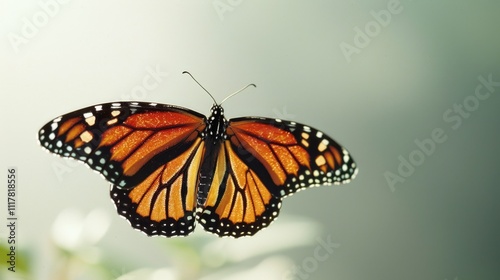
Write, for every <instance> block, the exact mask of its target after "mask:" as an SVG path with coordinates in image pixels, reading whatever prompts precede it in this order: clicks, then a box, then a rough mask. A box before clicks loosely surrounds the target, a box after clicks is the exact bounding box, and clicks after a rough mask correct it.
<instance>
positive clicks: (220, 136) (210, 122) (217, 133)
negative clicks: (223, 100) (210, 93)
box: [204, 104, 227, 145]
mask: <svg viewBox="0 0 500 280" xmlns="http://www.w3.org/2000/svg"><path fill="white" fill-rule="evenodd" d="M226 128H227V120H226V118H225V117H224V109H223V108H222V107H221V106H220V105H217V104H214V105H213V106H212V109H211V114H210V116H209V117H208V119H207V126H206V128H205V131H204V136H205V143H207V144H208V143H210V144H214V145H216V144H218V143H219V142H221V141H224V140H225V139H226Z"/></svg>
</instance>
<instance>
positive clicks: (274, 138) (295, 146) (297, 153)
mask: <svg viewBox="0 0 500 280" xmlns="http://www.w3.org/2000/svg"><path fill="white" fill-rule="evenodd" d="M228 136H230V139H231V142H232V143H233V145H236V146H238V147H240V148H241V149H244V150H246V151H248V152H249V153H251V155H252V156H253V157H255V158H257V159H258V160H259V161H260V162H261V163H262V164H263V165H264V167H265V168H266V170H267V171H268V172H269V175H270V176H271V178H272V180H273V182H274V184H276V185H277V186H282V185H284V184H285V181H286V179H287V178H288V177H289V176H290V175H292V176H296V175H297V172H298V171H299V169H300V167H301V166H305V167H307V168H310V163H309V162H310V157H309V154H308V153H307V151H306V149H305V148H304V147H302V146H301V145H300V144H299V143H298V142H297V140H296V139H295V136H294V135H293V134H292V133H291V132H289V131H287V130H284V129H280V128H278V127H275V126H272V125H267V124H263V123H257V122H248V121H241V122H233V123H231V126H230V128H229V129H228Z"/></svg>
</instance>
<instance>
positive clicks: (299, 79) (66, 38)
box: [0, 0, 500, 280]
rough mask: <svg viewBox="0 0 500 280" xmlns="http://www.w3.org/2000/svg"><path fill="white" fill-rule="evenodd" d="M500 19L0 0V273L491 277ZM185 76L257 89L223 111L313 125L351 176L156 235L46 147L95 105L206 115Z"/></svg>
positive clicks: (418, 6) (493, 5)
mask: <svg viewBox="0 0 500 280" xmlns="http://www.w3.org/2000/svg"><path fill="white" fill-rule="evenodd" d="M499 11H500V3H499V2H498V1H486V0H484V1H464V0H463V1H451V0H445V1H410V0H405V1H403V0H401V1H394V0H390V1H387V0H384V1H379V0H376V1H272V2H269V1H243V0H216V1H206V2H204V3H198V2H197V3H194V1H173V0H172V1H165V0H163V1H159V0H151V1H117V0H110V1H94V0H90V1H82V0H66V1H62V0H60V1H57V0H42V1H14V0H3V1H0V34H1V38H3V39H2V40H1V41H0V93H1V94H2V97H3V98H2V100H3V108H2V110H1V118H2V121H1V122H0V125H1V130H2V142H1V143H2V145H0V152H1V154H0V159H1V162H2V164H1V166H2V168H3V170H4V171H3V172H4V174H6V170H7V168H8V167H10V166H15V167H17V169H18V175H19V181H18V182H19V185H18V196H17V198H18V204H17V215H18V218H19V220H18V229H17V230H18V231H17V244H18V247H17V254H18V259H17V260H18V264H17V268H18V272H16V273H11V272H9V271H8V270H7V267H6V266H5V265H6V262H5V260H4V259H6V258H7V256H6V253H5V252H6V246H7V243H6V240H5V238H6V237H7V235H8V229H7V228H6V227H5V226H3V227H0V248H1V250H0V252H1V256H0V260H1V262H0V264H1V265H0V268H1V271H0V278H1V279H122V280H124V279H142V280H145V279H206V280H209V279H259V278H260V279H350V280H358V279H359V280H361V279H384V280H388V279H409V280H412V279H415V280H416V279H428V280H444V279H448V280H452V279H453V280H455V279H456V280H458V279H498V277H499V274H500V267H499V266H498V264H499V263H500V251H499V248H500V232H499V229H500V227H499V222H500V219H499V213H500V212H499V210H500V203H498V201H499V198H500V188H499V183H498V182H499V180H498V178H497V174H498V171H497V169H498V167H499V163H498V158H499V157H500V149H499V148H498V143H499V141H500V133H499V129H498V128H499V127H498V126H499V121H500V110H499V109H500V96H498V95H499V93H500V52H499V50H500V35H499V32H498V27H499V26H500V17H499V16H498V12H499ZM183 70H189V71H190V72H191V73H193V74H194V75H195V76H196V77H197V79H198V80H199V81H200V82H201V83H202V84H203V85H204V86H205V87H206V88H207V89H208V90H210V91H211V93H212V94H213V95H214V96H215V97H216V98H217V99H218V100H222V99H223V98H224V97H225V96H227V95H228V94H229V93H231V92H233V91H235V90H237V89H239V88H240V87H242V86H243V85H246V84H248V83H256V84H257V86H258V87H257V88H256V89H248V90H246V91H245V92H244V93H242V94H240V95H238V96H236V97H234V98H232V99H230V100H229V101H227V102H226V103H225V104H224V106H225V112H226V116H227V117H228V118H232V117H237V116H250V115H256V116H268V117H280V118H284V119H290V120H294V121H298V122H303V123H306V124H309V125H311V126H314V127H317V128H319V129H321V130H323V131H324V132H325V133H327V134H329V135H330V136H332V137H333V138H334V139H336V140H338V141H339V142H340V143H342V144H343V145H345V146H346V147H347V149H349V151H350V152H351V153H352V155H353V157H354V159H355V160H356V161H357V163H358V166H359V168H360V172H359V174H358V177H357V178H356V179H355V180H353V181H352V182H351V183H350V184H348V185H343V186H335V187H321V188H314V189H311V190H307V191H305V192H301V193H299V194H296V195H294V196H292V197H289V198H286V199H285V201H284V203H283V207H282V210H281V214H280V218H279V219H278V220H277V221H276V222H275V223H273V224H272V225H271V226H269V227H268V228H267V229H265V230H262V231H261V232H259V233H258V234H257V235H256V236H254V237H250V238H243V239H237V240H235V239H220V238H218V237H216V236H214V235H210V234H208V233H205V232H203V231H202V230H201V228H198V229H197V230H196V232H195V233H194V234H193V235H191V236H189V237H185V238H172V239H166V238H159V237H157V238H148V237H146V236H145V235H144V234H142V233H140V232H138V231H135V230H133V229H132V228H131V227H130V226H129V225H128V223H127V222H126V221H125V220H124V219H122V218H121V217H119V216H118V215H117V214H116V211H115V208H114V206H113V204H112V202H111V201H110V198H109V184H108V183H107V182H105V181H104V180H103V179H102V178H101V177H100V176H98V175H97V174H96V173H94V172H92V171H90V169H88V168H86V167H84V166H83V165H82V164H79V163H76V162H73V161H71V160H67V159H61V158H58V157H55V156H53V155H50V154H49V153H47V152H45V151H44V150H42V149H41V148H40V147H39V146H38V143H37V140H36V135H37V131H38V129H39V128H40V127H41V126H42V125H43V124H45V123H46V122H48V121H49V120H51V119H52V118H54V117H56V116H58V115H60V114H63V113H66V112H69V111H73V110H75V109H79V108H81V107H85V106H89V105H93V104H97V103H102V102H107V101H119V100H147V101H154V102H161V103H168V104H177V105H180V106H185V107H188V108H192V109H194V110H196V111H199V112H202V113H208V112H209V109H210V107H211V105H212V104H211V100H210V98H209V97H208V96H207V95H206V94H205V93H204V92H203V91H202V90H201V89H200V88H199V87H198V86H197V85H196V84H195V83H194V82H193V81H192V80H191V79H190V78H189V77H187V76H185V75H181V72H182V71H183ZM155 71H156V72H160V74H158V75H157V76H155V77H156V82H157V83H156V85H155V86H154V87H152V88H148V89H145V88H144V86H143V81H144V79H145V78H146V77H147V76H148V75H151V72H155ZM480 77H482V78H480ZM481 79H482V80H483V81H484V80H490V82H489V84H488V83H486V84H487V85H488V86H485V83H484V82H481ZM491 81H493V82H491ZM477 92H478V94H479V95H477ZM436 130H437V131H440V132H441V136H439V137H436V135H435V134H433V131H436ZM433 135H434V138H435V139H438V140H440V141H439V142H440V143H438V142H436V140H431V139H432V138H433ZM426 139H429V140H426ZM429 141H432V143H430V142H429ZM416 142H417V143H426V144H424V146H423V147H424V148H420V147H419V145H417V144H416ZM420 146H422V145H420ZM401 159H403V160H401ZM402 162H403V163H402ZM404 162H408V163H404ZM400 165H405V166H404V167H400ZM408 165H411V166H408ZM398 168H399V169H400V170H398ZM405 168H406V169H405ZM388 178H389V179H388ZM2 185H3V186H4V187H1V188H0V189H1V190H2V191H1V192H0V201H2V203H1V204H0V205H1V207H0V218H1V219H2V221H3V222H2V224H3V223H4V222H5V223H6V221H7V220H6V216H7V210H6V206H5V204H4V202H5V201H6V198H5V196H6V183H5V181H4V183H2ZM328 242H329V244H330V245H328V246H327V247H325V246H324V244H326V243H328Z"/></svg>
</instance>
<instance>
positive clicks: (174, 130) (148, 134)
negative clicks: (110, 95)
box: [38, 102, 205, 188]
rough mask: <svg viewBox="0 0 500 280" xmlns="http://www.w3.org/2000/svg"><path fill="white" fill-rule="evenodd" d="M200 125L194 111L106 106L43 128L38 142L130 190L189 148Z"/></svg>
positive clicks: (201, 121) (201, 119)
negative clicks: (81, 162)
mask: <svg viewBox="0 0 500 280" xmlns="http://www.w3.org/2000/svg"><path fill="white" fill-rule="evenodd" d="M204 127H205V117H204V116H203V115H201V114H199V113H197V112H194V111H191V110H188V109H185V108H181V107H176V106H171V105H163V104H156V103H144V102H121V103H106V104H101V105H95V106H91V107H87V108H83V109H81V110H78V111H74V112H71V113H68V114H65V115H62V116H60V117H58V118H56V119H54V120H52V121H50V122H49V123H47V124H46V125H44V126H43V127H42V129H40V131H39V138H38V139H39V142H40V144H41V145H42V146H43V147H44V148H46V149H47V150H49V151H50V152H52V153H54V154H58V155H60V156H63V157H71V158H75V159H77V160H80V161H83V162H84V163H86V164H87V165H88V166H89V167H90V168H92V169H94V170H96V171H98V172H99V173H101V174H102V175H103V176H104V177H105V178H106V179H107V180H108V181H109V182H111V183H112V184H114V185H115V186H118V187H120V188H133V187H135V186H136V185H138V184H139V183H141V182H143V181H144V180H145V179H146V178H147V177H149V176H150V175H151V174H152V173H153V172H155V171H157V170H158V169H159V168H160V167H161V166H164V165H165V164H166V163H167V162H169V161H171V160H173V159H175V158H176V157H178V156H179V155H181V154H182V153H183V152H185V151H186V150H187V149H189V147H191V146H192V145H193V143H194V142H195V140H196V139H197V138H198V137H199V136H200V133H201V132H202V131H203V129H204Z"/></svg>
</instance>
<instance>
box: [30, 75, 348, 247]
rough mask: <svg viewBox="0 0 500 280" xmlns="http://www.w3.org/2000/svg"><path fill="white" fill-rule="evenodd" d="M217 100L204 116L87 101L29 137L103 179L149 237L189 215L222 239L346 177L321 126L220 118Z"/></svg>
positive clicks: (173, 229)
mask: <svg viewBox="0 0 500 280" xmlns="http://www.w3.org/2000/svg"><path fill="white" fill-rule="evenodd" d="M186 73H187V74H189V73H188V72H186ZM189 75H191V74H189ZM191 77H192V76H191ZM193 79H194V78H193ZM195 81H196V79H195ZM196 82H197V83H198V81H196ZM198 84H199V83H198ZM200 86H201V85H200ZM249 86H250V85H249ZM202 88H203V86H202ZM203 89H205V88H203ZM205 91H206V89H205ZM240 91H241V90H240ZM240 91H237V92H236V93H238V92H240ZM207 93H208V91H207ZM236 93H234V94H236ZM234 94H232V95H234ZM209 95H210V93H209ZM232 95H231V96H232ZM210 96H212V95H210ZM228 97H230V96H228ZM212 99H213V97H212ZM226 99H227V98H226ZM226 99H225V100H226ZM225 100H223V101H222V102H221V103H220V104H217V102H216V101H215V99H214V105H213V106H212V109H211V112H210V116H209V117H206V116H204V115H203V114H200V113H198V112H195V111H193V110H190V109H187V108H183V107H179V106H174V105H166V104H158V103H147V102H113V103H105V104H100V105H95V106H90V107H87V108H83V109H80V110H77V111H74V112H70V113H67V114H64V115H62V116H60V117H57V118H55V119H54V120H52V121H50V122H48V123H47V124H45V125H44V126H43V127H42V128H41V129H40V131H39V134H38V139H39V142H40V145H41V146H42V147H44V148H45V149H47V150H48V151H49V152H51V153H54V154H57V155H59V156H62V157H70V158H74V159H77V160H79V161H82V162H84V163H85V164H86V165H88V166H89V167H90V168H91V169H93V170H95V171H97V172H98V173H100V174H101V175H102V176H104V178H105V179H106V180H107V181H109V182H110V183H111V189H110V194H111V198H112V200H113V201H114V203H115V205H116V208H117V212H118V214H119V215H121V216H123V217H125V218H126V219H127V220H128V221H129V222H130V224H131V225H132V227H134V228H136V229H138V230H140V231H142V232H144V233H146V234H147V235H149V236H154V235H161V236H166V237H172V236H186V235H188V234H190V233H191V232H193V230H194V228H195V225H196V223H197V222H198V223H199V224H201V225H202V226H203V228H204V229H205V230H206V231H208V232H211V233H214V234H216V235H219V236H221V237H222V236H232V237H241V236H248V235H254V234H255V233H256V232H258V231H259V230H260V229H262V228H264V227H267V226H268V225H269V224H270V223H271V222H273V220H274V219H275V218H276V217H277V216H278V214H279V210H280V207H281V202H282V199H283V198H284V197H286V196H288V195H291V194H293V193H295V192H297V191H299V190H302V189H305V188H309V187H311V186H319V185H331V184H341V183H347V182H349V181H350V180H351V179H353V178H354V177H355V175H356V173H357V166H356V163H355V162H354V160H353V159H352V157H351V155H350V154H349V152H348V151H347V150H346V149H345V148H344V147H342V146H340V145H339V144H338V143H337V142H335V141H334V140H333V139H332V138H330V137H329V136H327V135H326V134H325V133H323V132H321V131H319V130H317V129H315V128H312V127H311V126H307V125H304V124H300V123H296V122H293V121H286V120H281V119H274V118H263V117H239V118H233V119H230V120H227V119H226V118H225V116H224V110H223V108H222V106H221V104H222V103H223V102H224V101H225Z"/></svg>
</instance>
